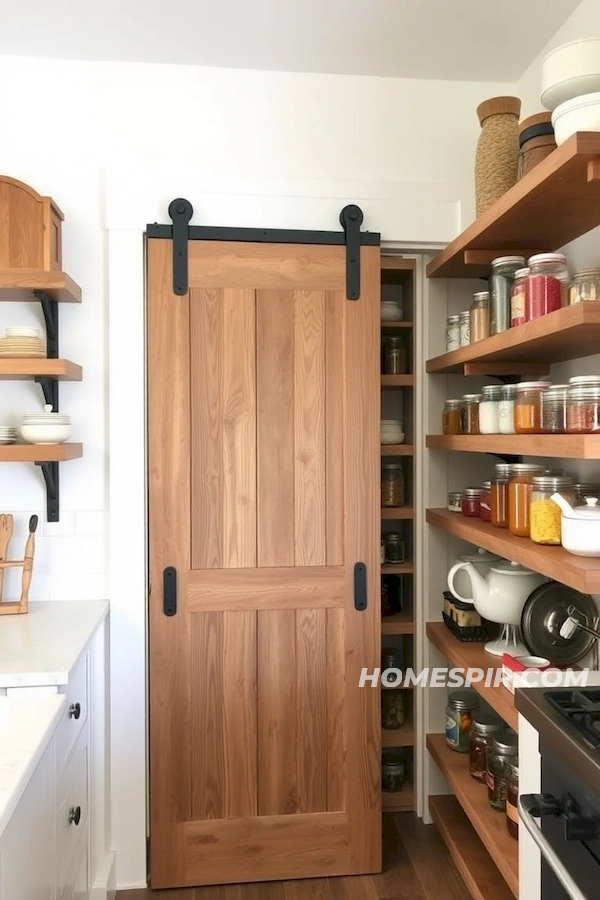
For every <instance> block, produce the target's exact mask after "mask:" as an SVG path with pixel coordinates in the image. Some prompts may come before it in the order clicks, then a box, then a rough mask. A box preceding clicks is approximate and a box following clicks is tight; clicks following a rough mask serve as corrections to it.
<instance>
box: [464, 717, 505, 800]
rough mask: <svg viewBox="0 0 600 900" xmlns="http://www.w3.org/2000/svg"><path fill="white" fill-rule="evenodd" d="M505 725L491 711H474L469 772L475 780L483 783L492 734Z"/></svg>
mask: <svg viewBox="0 0 600 900" xmlns="http://www.w3.org/2000/svg"><path fill="white" fill-rule="evenodd" d="M505 727H506V726H505V725H504V722H503V721H502V719H501V718H500V716H497V715H496V714H495V713H493V712H484V711H479V710H477V712H475V713H474V715H473V727H472V729H471V735H470V738H469V772H470V774H471V777H472V778H474V779H475V780H476V781H481V782H483V783H484V784H485V781H486V772H487V752H488V749H489V748H491V746H492V741H493V739H494V735H495V734H498V733H499V732H500V731H503V730H504V728H505Z"/></svg>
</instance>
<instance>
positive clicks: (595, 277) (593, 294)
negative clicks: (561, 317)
mask: <svg viewBox="0 0 600 900" xmlns="http://www.w3.org/2000/svg"><path fill="white" fill-rule="evenodd" d="M586 300H600V269H585V271H583V272H577V274H576V275H574V276H573V280H572V281H571V286H570V288H569V305H572V304H573V303H582V302H585V301H586Z"/></svg>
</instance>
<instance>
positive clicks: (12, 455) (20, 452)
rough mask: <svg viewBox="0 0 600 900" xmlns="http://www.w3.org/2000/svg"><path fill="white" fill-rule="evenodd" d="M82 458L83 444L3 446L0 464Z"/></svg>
mask: <svg viewBox="0 0 600 900" xmlns="http://www.w3.org/2000/svg"><path fill="white" fill-rule="evenodd" d="M81 456H83V444H3V445H0V462H34V463H35V462H40V463H41V462H66V461H67V460H68V459H79V457H81Z"/></svg>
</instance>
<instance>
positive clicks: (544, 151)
mask: <svg viewBox="0 0 600 900" xmlns="http://www.w3.org/2000/svg"><path fill="white" fill-rule="evenodd" d="M553 150H556V140H555V139H554V128H553V127H552V113H551V112H546V111H544V112H540V113H536V114H535V115H534V116H529V117H528V118H527V119H523V121H522V122H521V124H520V125H519V167H518V177H519V178H522V177H523V175H526V174H527V173H528V172H531V170H532V169H534V168H535V167H536V166H537V165H538V163H541V161H542V160H543V159H546V157H547V156H550V154H551V153H552V151H553Z"/></svg>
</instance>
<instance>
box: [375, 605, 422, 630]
mask: <svg viewBox="0 0 600 900" xmlns="http://www.w3.org/2000/svg"><path fill="white" fill-rule="evenodd" d="M414 631H415V622H414V619H413V614H412V611H411V610H409V611H408V612H401V613H395V614H394V615H393V616H382V619H381V633H382V634H414Z"/></svg>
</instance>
